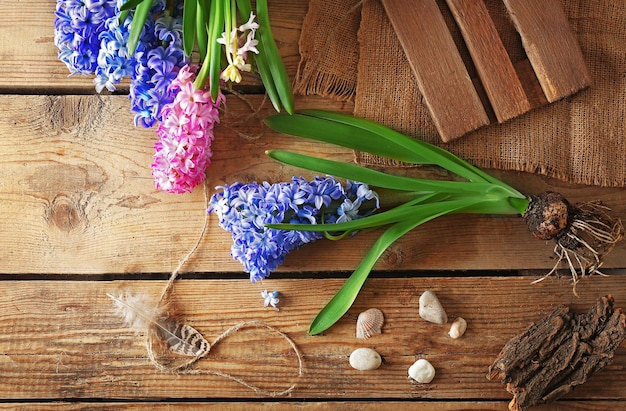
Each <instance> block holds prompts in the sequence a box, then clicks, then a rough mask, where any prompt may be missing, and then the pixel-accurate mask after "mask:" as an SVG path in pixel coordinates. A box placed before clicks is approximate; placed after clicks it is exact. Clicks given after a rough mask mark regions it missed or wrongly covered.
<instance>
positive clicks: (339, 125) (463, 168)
mask: <svg viewBox="0 0 626 411" xmlns="http://www.w3.org/2000/svg"><path fill="white" fill-rule="evenodd" d="M265 123H266V124H267V125H268V126H269V127H271V128H272V129H274V130H276V131H280V132H282V133H286V134H290V135H294V136H299V137H303V138H309V139H313V140H317V141H323V142H327V143H331V144H335V145H339V146H342V147H346V148H350V149H353V150H358V151H365V152H368V153H371V154H375V155H379V156H383V157H387V158H391V159H395V160H399V161H404V162H408V163H414V164H435V165H438V166H440V167H442V168H444V169H447V170H449V171H450V172H452V173H455V174H457V175H458V176H460V177H463V178H465V179H467V180H469V181H478V182H489V183H491V184H494V185H497V186H500V187H502V188H503V189H505V190H506V191H508V192H509V194H510V196H511V197H516V198H524V196H523V195H522V194H521V193H519V192H518V191H517V190H515V189H514V188H512V187H510V186H508V185H507V184H505V183H503V182H502V181H500V180H498V179H496V178H494V177H492V176H490V175H488V174H487V173H485V172H484V171H482V170H480V169H479V168H477V167H474V166H473V165H471V164H469V163H468V162H466V161H465V160H463V159H461V158H459V157H457V156H455V155H454V154H452V153H450V152H448V151H446V150H444V149H442V148H440V147H437V146H435V145H432V144H429V143H426V142H424V141H420V140H416V139H413V138H409V137H407V136H405V135H404V134H401V133H398V132H397V131H395V130H392V129H390V128H388V127H385V126H383V125H381V124H378V123H375V122H372V121H369V120H365V119H362V118H358V117H354V116H350V115H346V114H341V113H333V112H328V111H323V110H303V111H300V112H299V113H297V114H296V115H295V116H293V118H291V117H290V116H281V115H274V116H271V117H269V118H267V119H265Z"/></svg>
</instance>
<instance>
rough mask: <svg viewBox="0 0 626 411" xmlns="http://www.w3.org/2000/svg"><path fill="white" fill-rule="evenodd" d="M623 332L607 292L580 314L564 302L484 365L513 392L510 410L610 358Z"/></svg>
mask: <svg viewBox="0 0 626 411" xmlns="http://www.w3.org/2000/svg"><path fill="white" fill-rule="evenodd" d="M625 338H626V315H625V314H624V313H623V311H622V310H621V309H614V308H613V297H612V296H611V295H607V296H605V297H602V298H600V299H598V301H597V302H596V304H595V305H594V306H593V307H592V308H591V309H590V310H589V311H588V312H587V313H584V314H576V313H572V312H571V311H570V309H569V308H568V307H567V306H564V305H561V306H559V307H557V308H556V309H555V310H554V311H553V312H552V313H551V314H549V315H548V316H546V317H545V318H543V319H542V320H540V321H539V322H537V323H535V324H533V325H531V326H530V327H529V328H528V329H527V330H526V331H525V332H524V333H522V334H520V335H518V336H516V337H514V338H512V339H511V340H510V341H509V342H508V343H507V344H506V345H505V346H504V348H503V349H502V351H501V352H500V354H499V355H498V358H497V359H496V360H495V362H494V363H493V364H492V365H491V367H490V368H489V373H488V375H487V378H488V379H489V380H495V379H499V380H500V381H501V382H502V383H503V384H506V389H507V391H509V392H510V393H512V394H513V400H511V403H510V404H509V409H510V410H512V411H523V410H527V409H528V408H530V407H532V406H533V405H536V404H542V403H547V402H551V401H554V400H556V399H558V398H560V397H561V396H563V395H564V394H566V393H568V392H570V391H571V390H572V389H574V387H576V386H578V385H581V384H583V383H584V382H585V381H587V380H588V379H589V377H591V376H592V375H593V374H594V373H596V372H598V371H600V370H601V369H602V368H604V367H605V366H607V365H609V364H610V363H611V362H612V361H613V356H614V354H615V350H616V349H617V348H618V347H619V346H620V344H621V343H622V342H623V341H624V339H625Z"/></svg>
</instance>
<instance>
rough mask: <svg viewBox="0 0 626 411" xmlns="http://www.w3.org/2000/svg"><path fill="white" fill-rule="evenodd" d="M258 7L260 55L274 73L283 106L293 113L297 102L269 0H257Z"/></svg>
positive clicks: (273, 77)
mask: <svg viewBox="0 0 626 411" xmlns="http://www.w3.org/2000/svg"><path fill="white" fill-rule="evenodd" d="M256 8H257V17H258V21H259V30H258V35H259V38H258V39H257V40H258V41H259V44H258V45H257V46H258V47H259V56H260V55H261V54H263V57H262V59H263V58H264V59H265V61H266V63H267V67H268V68H269V72H270V73H271V75H272V79H273V83H274V87H275V88H276V93H277V94H278V97H279V98H280V102H281V104H282V106H283V107H284V108H285V111H286V112H287V113H289V114H293V112H294V107H295V103H294V98H293V91H292V89H291V82H290V80H289V75H288V74H287V69H286V68H285V64H284V63H283V60H282V58H281V56H280V52H279V51H278V47H277V46H276V42H275V41H274V36H273V35H272V27H271V25H270V16H269V11H268V7H267V0H257V3H256ZM268 94H269V93H268Z"/></svg>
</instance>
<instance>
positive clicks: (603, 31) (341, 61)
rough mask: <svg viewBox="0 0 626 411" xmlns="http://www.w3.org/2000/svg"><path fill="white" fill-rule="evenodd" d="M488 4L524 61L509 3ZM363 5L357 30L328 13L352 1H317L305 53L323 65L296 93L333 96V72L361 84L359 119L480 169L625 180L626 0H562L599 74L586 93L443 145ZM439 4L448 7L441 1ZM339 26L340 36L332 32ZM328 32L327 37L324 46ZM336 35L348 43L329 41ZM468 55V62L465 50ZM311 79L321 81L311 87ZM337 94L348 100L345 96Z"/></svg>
mask: <svg viewBox="0 0 626 411" xmlns="http://www.w3.org/2000/svg"><path fill="white" fill-rule="evenodd" d="M485 3H486V4H487V6H488V8H489V10H490V11H491V12H492V18H493V20H494V22H495V24H496V26H497V28H498V31H499V32H500V34H501V37H502V39H503V42H504V43H505V47H506V48H507V50H508V52H509V54H510V56H511V59H512V60H513V61H514V62H515V61H517V60H519V59H522V58H524V56H525V55H524V51H523V48H522V46H521V43H520V40H519V36H518V35H517V34H516V33H515V30H514V28H513V25H512V23H511V22H510V21H509V19H508V16H507V14H506V10H505V8H504V6H503V5H502V4H501V3H500V1H499V0H486V1H485ZM356 4H361V6H362V10H361V14H360V17H361V20H360V24H359V25H358V27H359V29H358V33H354V32H353V31H352V30H353V27H352V26H350V25H346V24H339V26H336V25H335V24H336V23H337V19H334V20H332V19H327V18H322V17H321V16H324V15H326V13H328V9H329V8H330V7H332V8H333V13H339V14H341V11H340V10H341V9H342V8H343V10H344V12H343V14H341V15H343V16H345V15H346V13H350V11H351V10H354V7H355V1H354V0H335V1H332V2H327V1H321V0H311V2H310V6H309V12H308V14H307V16H306V19H305V23H304V25H303V31H302V37H301V40H300V47H301V52H302V59H303V61H305V60H306V64H307V65H310V64H311V63H310V62H311V61H321V62H323V64H316V66H317V67H316V69H315V70H314V71H316V70H317V71H319V73H316V74H314V75H312V74H308V77H307V78H304V77H303V76H302V70H301V72H300V73H299V76H298V78H297V79H296V84H298V83H299V84H300V87H299V88H298V90H304V89H306V90H309V92H311V90H313V89H317V90H325V94H324V95H328V96H331V97H334V96H335V95H336V94H335V93H333V92H332V91H331V90H332V89H333V87H331V86H329V84H326V82H328V83H330V84H332V83H333V81H334V80H332V77H330V76H327V74H329V73H330V74H335V73H343V74H344V76H345V75H351V76H352V78H353V79H354V80H355V81H356V89H355V90H354V96H355V97H354V98H355V99H354V101H355V113H354V114H355V115H358V116H361V117H365V118H369V119H371V120H375V121H378V122H380V123H383V124H386V125H388V126H390V127H392V128H394V129H396V130H399V131H401V132H403V133H406V134H408V135H412V136H416V137H419V138H421V139H424V140H426V141H429V142H431V143H434V144H438V145H440V146H442V147H444V148H446V149H448V150H450V151H452V152H454V153H455V154H457V155H459V156H461V157H462V158H464V159H466V160H468V161H470V162H472V163H473V164H475V165H477V166H479V167H484V168H497V169H504V170H518V171H527V172H532V173H540V174H543V175H548V176H551V177H556V178H559V179H562V180H564V181H568V182H573V183H579V184H593V185H600V186H612V187H624V186H626V158H625V157H626V156H625V154H626V136H625V132H624V121H625V119H626V116H625V115H626V1H622V0H564V1H563V5H564V9H565V11H566V13H567V16H568V18H569V21H570V23H571V25H572V28H573V30H574V32H575V33H576V35H577V38H578V41H579V43H580V45H581V49H582V51H583V54H584V56H585V60H586V62H587V65H588V68H589V71H590V74H591V77H592V86H591V87H590V88H589V89H587V90H585V91H582V92H580V93H578V94H576V95H574V96H572V97H568V98H566V99H564V100H561V101H559V102H556V103H553V104H551V105H548V106H545V107H542V108H539V109H535V110H533V111H531V112H529V113H526V114H524V115H522V116H520V117H517V118H515V119H513V120H511V121H509V122H506V123H504V124H495V125H490V126H487V127H484V128H482V129H480V130H477V131H475V132H473V133H470V134H468V135H466V136H464V137H461V138H460V139H458V140H455V141H453V142H451V143H443V142H442V141H441V139H440V138H439V136H438V135H437V131H436V129H435V126H434V124H433V123H432V121H431V119H430V116H429V114H428V110H427V109H426V107H425V106H424V104H423V102H422V98H421V95H420V93H419V90H418V87H417V83H416V81H415V79H414V76H413V73H412V71H411V69H410V67H409V64H408V62H407V60H406V57H405V56H404V52H403V51H402V48H401V46H400V43H399V41H398V39H397V38H396V36H395V33H394V31H393V28H392V27H391V23H390V22H389V20H388V19H387V17H386V15H385V12H384V9H383V7H382V5H381V4H380V2H379V1H378V0H366V1H364V2H362V3H356ZM441 6H442V7H441V8H442V9H444V10H445V9H446V6H445V2H444V1H443V0H441ZM338 8H339V9H338ZM338 10H339V11H338ZM351 13H352V14H354V12H353V11H352V12H351ZM446 17H447V18H448V19H451V18H452V17H451V16H446ZM450 26H451V27H452V26H453V24H451V25H450ZM335 32H342V34H341V36H339V35H334V34H331V33H335ZM453 34H454V35H455V36H456V37H457V38H459V37H460V34H458V33H454V32H453ZM322 37H323V38H325V39H328V40H327V41H326V42H324V41H323V39H322ZM355 37H356V39H357V40H358V41H355ZM336 41H343V43H341V44H333V45H332V46H329V45H328V44H327V43H328V42H336ZM355 48H358V52H357V54H356V56H357V57H358V58H357V60H358V64H357V66H356V67H352V66H351V65H350V64H351V61H350V59H346V58H342V56H343V57H345V56H346V50H351V51H352V52H353V51H354V49H355ZM337 53H338V54H339V55H337ZM347 54H348V55H351V56H354V55H353V54H350V53H347ZM461 54H462V55H463V57H464V58H465V59H469V54H468V53H467V51H466V50H461ZM311 67H313V66H311ZM471 74H472V73H470V75H471ZM320 80H321V81H320ZM311 81H313V82H315V83H316V84H315V87H311V86H307V85H306V84H305V83H307V82H309V83H310V82H311ZM347 83H349V81H347V82H346V84H347ZM343 91H345V90H344V89H342V92H343ZM320 94H321V93H320ZM337 94H340V93H337ZM340 98H342V99H346V97H345V94H342V95H341V96H340ZM357 160H358V161H359V162H361V163H364V164H369V165H381V163H382V162H383V160H382V159H381V158H379V157H375V156H370V155H367V154H363V153H357Z"/></svg>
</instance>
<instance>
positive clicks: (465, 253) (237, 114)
mask: <svg viewBox="0 0 626 411" xmlns="http://www.w3.org/2000/svg"><path fill="white" fill-rule="evenodd" d="M247 101H248V103H249V104H250V105H251V106H248V104H247V103H246V102H244V101H243V100H240V99H238V98H235V97H229V99H228V103H227V112H226V114H225V116H224V118H223V126H221V127H219V128H218V129H217V131H216V133H217V136H218V138H216V140H215V142H214V145H213V151H214V161H213V164H212V166H211V168H210V169H209V170H208V179H207V186H208V190H209V194H210V193H212V192H213V187H215V186H219V185H222V184H224V183H231V184H232V183H234V182H236V181H246V182H248V181H264V180H266V181H271V182H278V181H287V180H289V179H291V177H292V176H293V175H308V176H311V175H312V173H305V172H304V171H303V170H300V169H297V168H293V167H286V166H283V165H280V164H278V163H276V162H274V161H272V160H270V159H269V158H267V157H266V156H265V154H264V152H265V150H267V149H270V148H272V149H276V148H284V149H292V150H296V151H299V152H303V153H305V154H311V155H317V156H322V157H325V158H333V159H335V160H338V161H352V160H353V154H352V152H351V151H349V150H342V149H338V148H337V147H335V146H331V145H327V144H316V143H312V142H310V141H306V140H304V139H295V138H293V137H289V136H286V135H281V134H278V133H274V132H271V131H270V130H268V129H267V128H265V127H263V126H262V125H261V122H260V119H261V118H263V116H265V115H268V114H270V113H271V110H272V109H271V106H270V105H269V104H266V105H265V106H264V108H263V109H262V110H261V112H260V113H259V117H253V118H251V119H249V120H247V121H246V122H245V123H244V124H241V121H240V120H235V119H242V118H246V117H248V116H249V115H250V114H251V112H252V110H254V109H256V107H258V106H259V105H260V104H261V102H262V97H260V96H249V97H248V98H247ZM128 104H129V103H128V100H127V98H126V97H125V96H72V95H70V96H0V107H1V108H0V112H1V115H0V134H1V135H3V138H2V139H0V152H3V153H7V155H4V156H2V157H0V168H1V169H2V170H3V173H4V179H3V182H2V190H1V191H0V200H1V201H0V218H1V219H2V221H4V223H3V224H2V225H0V272H2V273H41V272H45V273H57V274H70V273H73V274H79V273H80V274H89V273H91V274H100V273H110V272H119V273H137V272H163V271H168V270H172V269H174V267H176V265H177V264H178V261H179V259H180V258H182V256H183V255H185V254H186V253H187V251H188V250H189V249H190V248H191V247H192V245H193V244H194V243H195V242H196V240H197V238H198V236H199V235H200V232H201V229H202V225H203V221H204V215H205V211H204V210H205V200H204V197H203V194H202V190H201V189H197V190H195V191H194V192H193V193H192V194H186V195H171V194H167V193H162V192H157V191H156V190H155V189H154V181H153V179H152V176H151V168H150V164H151V161H152V155H153V148H152V146H153V144H154V142H155V140H156V135H155V134H154V132H153V131H152V130H145V129H141V128H134V127H133V126H132V115H131V113H130V112H129V108H128ZM297 104H298V107H300V108H319V107H324V108H325V109H330V110H336V111H342V110H346V109H348V110H349V109H350V108H351V106H350V105H345V104H343V103H333V102H328V101H324V100H322V99H320V98H315V97H307V98H301V99H298V102H297ZM24 107H28V108H29V109H28V110H24ZM251 107H252V108H251ZM242 165H245V166H242ZM501 175H502V176H503V179H504V180H505V181H511V179H514V182H515V186H516V187H517V188H518V189H520V190H522V191H523V192H527V193H539V192H541V191H544V190H546V189H548V188H551V187H553V188H554V186H553V185H552V184H553V182H552V181H546V180H545V179H544V178H542V177H538V176H525V177H524V178H523V179H522V178H517V179H515V177H516V176H518V174H517V173H502V174H501ZM511 182H512V181H511ZM559 191H561V192H562V193H563V194H564V195H566V196H567V197H568V198H570V200H571V201H574V202H579V201H589V200H594V199H596V196H600V195H601V198H603V199H604V201H606V202H607V203H608V204H610V205H611V206H612V207H614V208H615V210H616V211H617V212H618V213H619V214H620V215H622V216H626V193H625V192H624V190H619V189H612V190H609V189H607V190H602V189H599V188H595V189H593V188H589V189H587V190H584V191H581V190H580V189H579V187H578V186H573V185H565V184H563V185H561V187H559ZM598 198H600V197H598ZM208 232H209V233H210V235H207V236H206V237H205V238H204V239H203V241H202V243H201V244H200V247H199V249H198V251H197V253H196V254H195V255H194V257H193V259H192V261H190V262H189V264H188V265H187V266H186V270H189V271H209V272H223V271H228V272H233V273H235V275H237V276H242V273H241V269H242V267H241V265H240V264H239V263H237V262H235V261H233V260H232V259H231V258H230V246H231V240H230V236H229V235H228V233H226V232H224V231H222V230H221V229H220V228H219V227H218V225H217V220H216V219H215V218H210V221H209V228H208ZM378 235H379V231H373V232H367V233H360V234H358V235H356V236H355V237H353V238H350V239H345V240H343V241H340V242H336V243H335V242H331V241H326V240H325V241H319V242H317V243H315V244H310V245H307V246H306V247H304V248H303V249H301V250H298V251H296V252H295V253H294V255H293V256H289V258H287V261H286V263H285V265H284V266H283V267H282V270H285V271H317V270H344V271H351V270H353V269H354V267H356V265H357V264H358V262H359V261H360V260H361V259H362V258H363V256H364V254H365V252H366V251H367V250H368V249H369V247H370V246H371V245H372V244H373V243H374V241H375V239H376V238H377V236H378ZM624 247H626V244H625V245H621V246H620V248H619V250H622V251H618V252H616V253H614V255H612V256H610V258H609V259H608V260H607V266H609V267H625V266H626V253H623V250H624V249H625V248H624ZM330 251H332V252H334V253H338V254H339V255H341V256H342V258H341V259H339V260H334V259H328V258H325V256H326V255H327V253H328V252H330ZM33 255H36V256H37V258H33ZM450 255H454V256H456V258H454V259H450V257H449V256H450ZM78 256H80V258H78ZM303 256H307V257H308V259H303ZM551 257H552V245H551V244H550V243H549V242H542V241H538V240H535V239H534V238H532V237H531V236H530V235H529V234H528V233H527V231H526V228H525V226H524V224H523V222H522V220H521V219H520V218H518V217H498V218H493V217H490V216H451V217H445V218H443V219H440V220H437V221H433V222H430V223H428V224H426V225H424V226H423V227H421V228H419V229H417V230H415V231H414V232H413V233H411V234H409V235H407V236H406V237H405V238H403V239H402V240H401V241H399V242H398V243H396V244H395V245H393V246H392V247H391V248H390V249H389V250H388V251H387V252H386V253H385V255H384V256H383V258H382V259H381V261H380V263H379V265H378V266H377V267H378V269H381V270H386V269H422V270H432V269H434V270H437V269H462V270H472V269H476V268H481V269H521V268H526V269H530V268H543V269H546V270H548V269H550V268H551V267H552V264H553V261H552V260H551ZM309 261H317V262H316V264H309Z"/></svg>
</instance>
